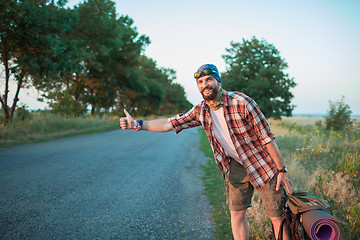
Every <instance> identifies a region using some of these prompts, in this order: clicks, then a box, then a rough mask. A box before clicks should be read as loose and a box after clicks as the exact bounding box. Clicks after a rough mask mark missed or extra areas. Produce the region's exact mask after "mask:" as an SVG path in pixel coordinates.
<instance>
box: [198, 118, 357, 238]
mask: <svg viewBox="0 0 360 240" xmlns="http://www.w3.org/2000/svg"><path fill="white" fill-rule="evenodd" d="M270 125H271V129H272V131H273V132H274V134H275V136H276V141H277V144H278V146H279V148H280V151H281V153H282V155H283V158H284V162H285V163H286V164H287V165H288V166H289V176H290V178H291V180H292V181H293V183H294V190H295V191H308V192H310V193H312V194H315V195H318V196H322V197H323V198H325V199H326V200H328V201H329V203H330V205H331V206H332V209H333V211H332V213H333V215H334V216H335V217H337V218H339V219H341V220H343V221H345V222H346V223H347V225H346V226H344V225H342V224H339V227H340V230H341V237H342V239H360V194H359V187H360V175H359V172H360V154H359V151H360V130H359V126H357V127H356V128H354V130H353V131H352V132H334V131H328V130H324V129H321V128H318V127H315V126H314V125H312V126H311V125H308V124H306V126H304V125H305V124H299V123H294V122H289V121H286V120H285V121H270ZM200 148H201V150H202V151H203V152H204V153H205V155H206V156H208V157H209V158H210V160H209V161H208V163H207V164H206V165H203V166H202V167H203V169H204V175H203V176H202V180H203V183H204V186H205V189H204V194H205V195H206V196H207V197H208V199H209V202H210V204H211V205H212V206H213V215H212V217H213V221H214V223H215V237H216V239H224V240H225V239H232V233H231V226H230V213H229V210H228V206H227V205H226V204H225V199H226V198H225V187H224V181H223V179H222V177H221V174H220V173H219V169H218V167H217V166H216V163H215V161H214V157H213V153H212V150H211V147H210V145H209V142H208V140H207V137H206V134H205V132H204V131H203V130H202V129H201V147H200ZM252 203H253V206H252V207H251V208H250V209H249V210H248V212H247V218H248V221H249V225H250V239H253V240H254V239H259V240H260V239H272V238H273V237H272V230H271V224H270V221H269V219H268V217H267V216H266V215H265V214H264V212H263V210H262V205H261V199H260V198H259V196H258V195H257V193H256V192H255V194H254V197H253V200H252Z"/></svg>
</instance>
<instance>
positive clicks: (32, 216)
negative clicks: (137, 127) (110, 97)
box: [0, 129, 214, 239]
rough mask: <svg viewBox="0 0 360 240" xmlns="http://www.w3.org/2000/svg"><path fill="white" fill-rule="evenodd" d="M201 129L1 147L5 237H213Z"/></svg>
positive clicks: (1, 230) (1, 229) (0, 229)
mask: <svg viewBox="0 0 360 240" xmlns="http://www.w3.org/2000/svg"><path fill="white" fill-rule="evenodd" d="M199 139H200V137H199V132H198V129H189V130H186V131H183V132H181V133H180V134H178V135H176V134H175V133H173V132H168V133H151V132H146V131H140V132H134V131H132V130H120V129H119V130H115V131H108V132H104V133H96V134H90V135H82V136H75V137H70V138H63V139H58V140H54V141H49V142H43V143H33V144H25V145H20V146H14V147H10V148H0V239H214V237H213V234H212V232H213V223H212V220H211V206H210V205H209V204H208V202H207V199H206V196H204V195H202V190H203V187H202V183H201V180H200V179H199V176H200V175H201V174H203V173H202V170H201V168H200V167H199V165H200V164H205V163H206V161H207V158H206V157H205V156H204V155H203V153H202V152H201V151H199V150H198V147H199Z"/></svg>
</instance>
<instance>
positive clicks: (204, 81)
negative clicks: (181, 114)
mask: <svg viewBox="0 0 360 240" xmlns="http://www.w3.org/2000/svg"><path fill="white" fill-rule="evenodd" d="M197 86H198V89H199V91H200V93H201V95H202V96H203V98H204V100H206V101H211V100H217V96H218V93H219V90H220V83H219V82H218V81H217V80H216V79H215V78H214V77H212V76H210V75H206V76H203V77H201V78H199V79H198V80H197Z"/></svg>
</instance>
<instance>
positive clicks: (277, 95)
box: [222, 37, 296, 118]
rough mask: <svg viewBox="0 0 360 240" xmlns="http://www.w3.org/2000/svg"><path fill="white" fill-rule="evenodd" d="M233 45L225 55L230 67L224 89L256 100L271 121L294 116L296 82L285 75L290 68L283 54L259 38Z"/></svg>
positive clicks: (224, 75)
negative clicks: (292, 101)
mask: <svg viewBox="0 0 360 240" xmlns="http://www.w3.org/2000/svg"><path fill="white" fill-rule="evenodd" d="M230 45H231V48H228V49H226V51H227V54H226V55H223V58H224V60H225V62H226V64H227V71H226V72H225V73H223V74H222V81H223V87H224V88H225V89H227V90H235V91H241V92H244V93H245V94H247V95H249V96H250V97H252V98H253V99H254V100H255V101H256V102H257V103H258V105H259V106H260V108H261V110H262V111H263V113H264V115H265V116H266V117H268V118H269V117H274V118H280V117H281V116H283V115H285V116H291V113H292V110H293V109H294V105H291V99H292V98H293V97H294V96H293V94H292V93H291V92H290V89H291V88H294V87H295V86H296V83H295V82H294V80H293V79H292V78H290V77H289V76H288V74H287V73H285V70H286V69H287V67H288V66H287V63H286V62H285V60H284V59H282V58H281V56H280V53H279V51H278V50H277V49H276V48H275V47H274V46H273V45H272V44H269V43H267V42H266V41H265V40H261V41H259V40H258V39H256V38H255V37H253V38H252V39H251V40H245V39H243V42H242V43H237V42H231V44H230Z"/></svg>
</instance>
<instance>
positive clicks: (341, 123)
mask: <svg viewBox="0 0 360 240" xmlns="http://www.w3.org/2000/svg"><path fill="white" fill-rule="evenodd" d="M351 113H352V111H351V110H350V106H349V105H347V104H346V103H345V97H342V98H341V100H338V101H337V102H335V103H333V102H331V101H330V107H329V111H328V115H327V116H325V125H326V128H327V129H330V130H335V131H337V130H345V129H349V128H351V127H352V125H353V122H352V120H351V118H350V117H351Z"/></svg>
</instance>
